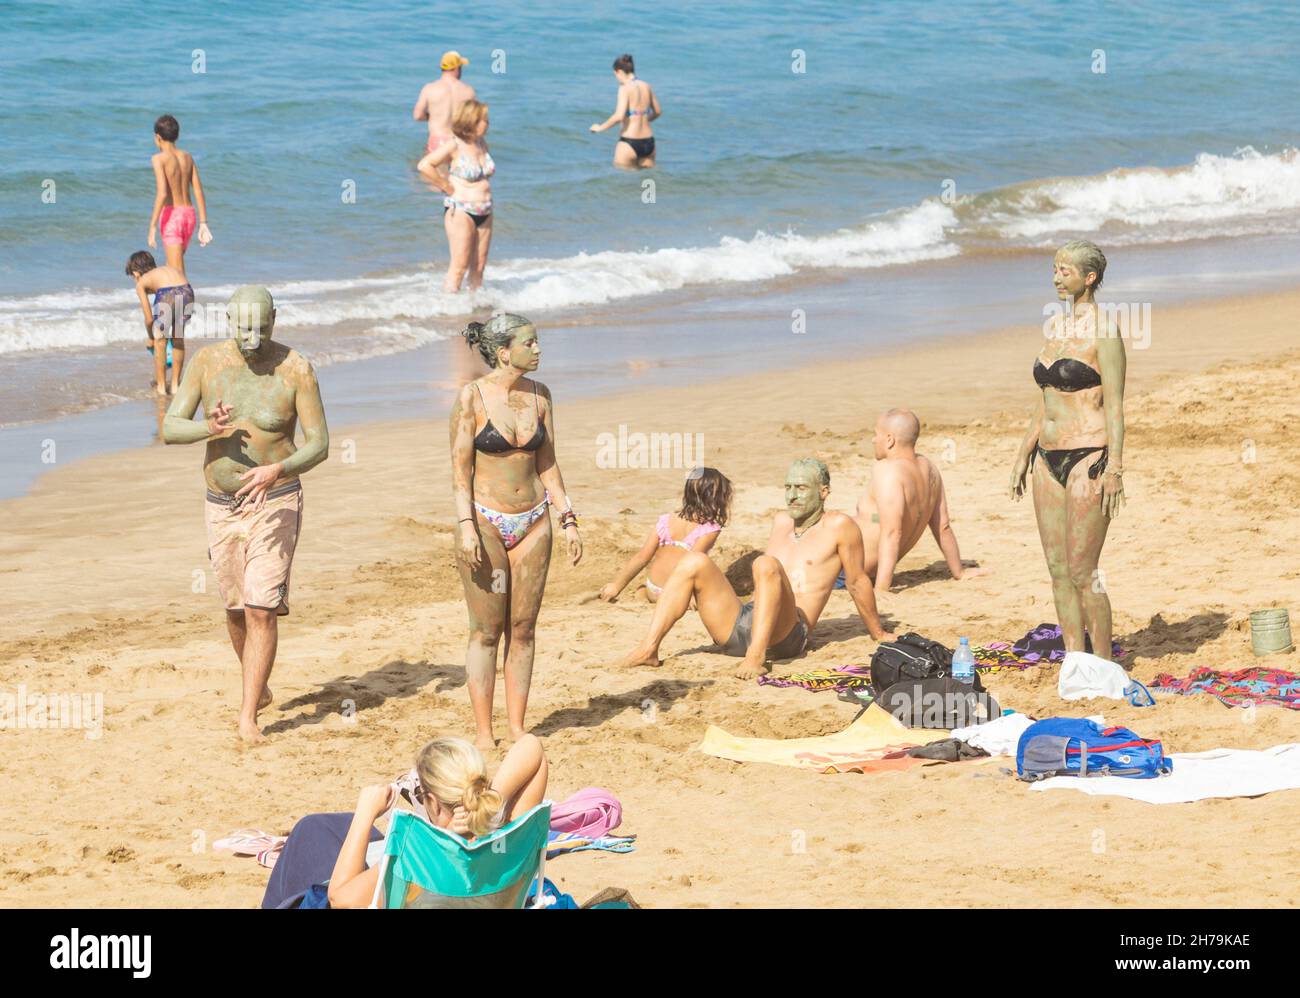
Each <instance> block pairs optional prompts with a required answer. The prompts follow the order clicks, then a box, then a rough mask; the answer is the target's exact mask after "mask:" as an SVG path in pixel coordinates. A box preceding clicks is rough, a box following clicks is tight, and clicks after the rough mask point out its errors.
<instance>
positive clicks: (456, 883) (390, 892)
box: [329, 735, 551, 908]
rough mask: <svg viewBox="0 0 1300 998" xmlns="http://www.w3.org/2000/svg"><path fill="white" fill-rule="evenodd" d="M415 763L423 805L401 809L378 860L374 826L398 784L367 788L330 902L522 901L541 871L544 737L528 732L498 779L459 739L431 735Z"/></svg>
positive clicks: (545, 821)
mask: <svg viewBox="0 0 1300 998" xmlns="http://www.w3.org/2000/svg"><path fill="white" fill-rule="evenodd" d="M415 769H416V772H417V773H418V774H419V785H418V786H417V787H416V788H415V793H414V797H415V804H416V806H417V807H418V808H420V811H419V812H417V813H410V812H405V811H397V812H395V813H394V814H393V821H392V825H391V826H390V828H389V834H388V838H387V840H386V842H385V847H384V857H383V859H382V861H381V862H380V863H379V864H378V865H377V866H373V867H370V868H367V867H366V845H367V843H368V841H369V838H370V829H371V827H372V826H373V825H374V823H375V821H376V820H378V818H379V817H380V815H382V814H384V813H385V812H387V811H388V810H389V809H390V808H391V807H392V806H393V804H394V798H395V796H396V794H397V789H396V787H395V786H393V785H392V784H385V785H382V786H372V787H366V788H365V789H363V790H362V791H361V794H360V796H359V797H358V799H357V810H356V813H355V814H354V815H353V818H352V824H351V826H350V827H349V829H348V834H347V838H346V839H345V840H344V842H343V847H342V849H340V850H339V856H338V860H337V861H336V862H335V864H334V872H333V875H332V876H331V877H330V882H329V905H330V907H331V908H366V907H372V908H445V907H501V908H512V907H513V908H521V907H523V900H524V898H525V896H526V895H527V893H528V887H529V886H530V885H531V884H532V882H533V881H535V880H536V881H540V879H541V869H542V856H543V854H544V853H545V851H546V833H547V830H548V827H549V824H550V810H551V807H550V803H549V802H544V801H543V799H542V798H543V797H544V796H545V794H546V780H547V776H548V772H547V764H546V754H545V753H544V752H543V751H542V743H541V741H540V740H539V739H538V738H537V737H536V736H535V735H524V736H523V737H522V738H520V739H519V741H517V742H516V743H515V744H514V745H513V746H512V747H511V749H510V751H509V752H507V753H506V757H505V759H504V760H502V762H501V766H500V768H499V769H498V770H497V773H496V776H495V777H493V778H492V780H491V781H489V780H488V775H487V763H486V762H485V761H484V759H483V756H482V754H481V753H480V752H479V750H478V749H476V748H475V747H474V746H473V745H471V744H470V743H469V742H467V741H464V740H463V739H460V738H435V739H434V740H433V741H431V742H429V743H428V744H427V745H425V746H424V748H422V749H420V752H419V754H418V755H417V756H416V759H415Z"/></svg>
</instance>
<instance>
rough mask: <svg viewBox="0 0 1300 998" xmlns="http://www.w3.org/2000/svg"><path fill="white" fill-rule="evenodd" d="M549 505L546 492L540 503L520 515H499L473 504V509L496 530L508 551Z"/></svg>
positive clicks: (542, 514) (492, 510) (493, 510)
mask: <svg viewBox="0 0 1300 998" xmlns="http://www.w3.org/2000/svg"><path fill="white" fill-rule="evenodd" d="M550 504H551V494H550V493H549V492H547V493H546V495H545V497H544V498H543V499H542V501H541V502H539V503H538V504H537V505H536V506H534V507H533V508H532V509H528V510H524V512H522V513H500V512H498V511H497V510H495V509H488V508H487V507H486V506H483V505H481V504H479V503H475V504H474V508H475V509H476V510H478V515H479V516H481V517H483V519H485V520H487V522H488V523H490V524H492V526H494V527H496V528H497V533H499V534H500V535H501V540H502V542H504V544H505V546H506V550H507V551H509V550H510V549H511V548H512V547H514V546H515V545H516V544H518V543H519V542H520V541H522V540H523V539H524V536H525V535H526V534H527V533H528V531H529V530H530V529H531V528H532V525H533V524H534V523H536V522H537V521H538V520H540V519H541V518H542V517H543V516H545V515H546V507H547V506H549V505H550Z"/></svg>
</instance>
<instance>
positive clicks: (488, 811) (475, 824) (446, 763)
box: [415, 738, 505, 838]
mask: <svg viewBox="0 0 1300 998" xmlns="http://www.w3.org/2000/svg"><path fill="white" fill-rule="evenodd" d="M415 769H416V772H418V773H419V774H420V786H421V787H423V788H424V792H425V793H426V794H430V795H432V796H433V797H436V798H437V799H438V802H439V803H440V804H442V806H443V807H445V808H449V809H452V810H454V809H455V808H457V807H463V808H464V809H465V813H466V814H467V815H468V816H469V830H470V832H471V833H472V834H473V835H474V836H475V837H476V838H477V837H478V836H480V835H486V834H487V833H488V832H490V831H492V830H493V829H494V828H496V827H497V825H498V824H499V823H500V820H501V810H502V807H503V805H504V803H505V802H504V800H503V799H502V797H501V795H500V794H499V793H497V791H495V790H493V789H492V785H491V784H490V783H489V782H488V775H487V763H486V762H485V761H484V760H483V754H482V753H481V752H479V750H478V749H476V748H475V747H474V746H473V745H471V744H470V743H469V742H467V741H465V740H464V739H461V738H435V739H434V740H433V741H431V742H429V744H427V745H425V746H424V748H422V749H420V752H419V754H418V755H417V756H416V757H415Z"/></svg>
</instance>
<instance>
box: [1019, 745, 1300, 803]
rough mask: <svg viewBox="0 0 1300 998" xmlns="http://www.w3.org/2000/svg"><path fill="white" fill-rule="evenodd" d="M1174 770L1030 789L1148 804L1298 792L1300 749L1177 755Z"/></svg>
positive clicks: (1062, 779) (1053, 780) (1065, 779)
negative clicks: (1144, 777) (1136, 777)
mask: <svg viewBox="0 0 1300 998" xmlns="http://www.w3.org/2000/svg"><path fill="white" fill-rule="evenodd" d="M1169 758H1170V759H1172V760H1173V763H1174V771H1173V772H1172V773H1170V774H1169V775H1168V776H1157V777H1156V778H1155V779H1151V780H1134V779H1130V778H1129V777H1126V776H1089V777H1083V778H1081V777H1077V776H1053V777H1050V778H1048V779H1046V780H1040V781H1039V782H1038V783H1034V784H1032V785H1031V787H1030V789H1032V790H1080V791H1082V792H1083V793H1085V794H1107V795H1112V796H1118V797H1131V798H1132V799H1133V800H1141V801H1146V802H1147V803H1148V804H1185V803H1187V802H1188V801H1194V800H1205V799H1207V798H1209V797H1258V796H1259V795H1260V794H1266V793H1271V792H1272V791H1274V790H1297V789H1300V744H1290V745H1275V746H1273V747H1272V748H1270V749H1264V751H1262V752H1252V751H1249V750H1247V749H1224V748H1219V749H1212V750H1210V751H1209V752H1189V753H1183V752H1177V753H1174V754H1173V755H1171V756H1170V757H1169Z"/></svg>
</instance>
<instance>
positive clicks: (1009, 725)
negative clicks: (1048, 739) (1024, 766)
mask: <svg viewBox="0 0 1300 998" xmlns="http://www.w3.org/2000/svg"><path fill="white" fill-rule="evenodd" d="M1033 723H1034V720H1033V718H1031V717H1026V716H1025V715H1024V714H1003V715H1002V716H1001V717H999V718H995V719H994V720H992V721H989V722H988V723H987V724H972V725H970V726H969V727H965V728H954V729H953V730H952V735H951V737H952V738H956V739H958V740H959V741H963V742H965V743H966V744H967V745H973V746H974V747H975V748H978V749H983V750H984V751H985V752H987V753H988V754H989V755H1015V754H1016V746H1017V745H1018V744H1019V743H1020V736H1021V735H1022V734H1023V733H1024V730H1025V728H1027V727H1029V726H1030V725H1031V724H1033Z"/></svg>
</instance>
